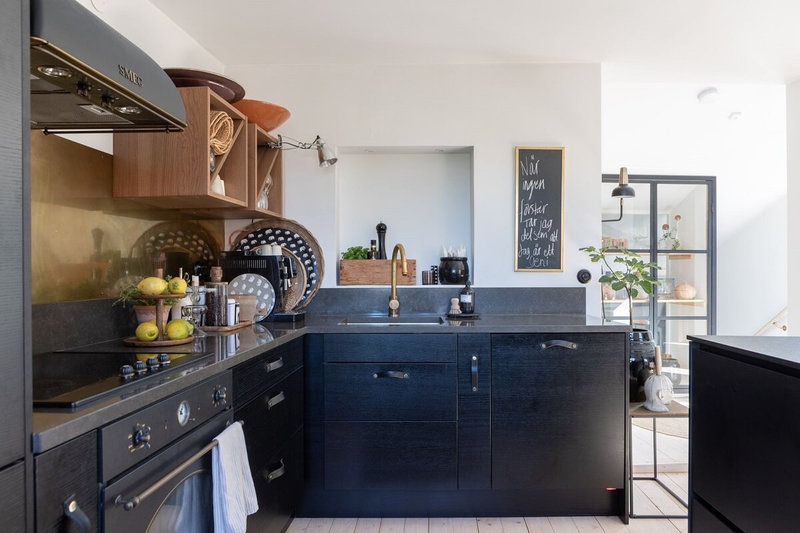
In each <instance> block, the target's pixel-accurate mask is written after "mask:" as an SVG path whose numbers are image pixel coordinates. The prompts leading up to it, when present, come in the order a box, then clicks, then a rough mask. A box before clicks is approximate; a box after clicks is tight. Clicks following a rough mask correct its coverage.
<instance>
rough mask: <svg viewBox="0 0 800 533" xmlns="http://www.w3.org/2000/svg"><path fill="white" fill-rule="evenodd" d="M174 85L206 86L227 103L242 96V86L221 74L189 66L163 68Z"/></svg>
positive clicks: (236, 100)
mask: <svg viewBox="0 0 800 533" xmlns="http://www.w3.org/2000/svg"><path fill="white" fill-rule="evenodd" d="M164 72H166V73H167V76H169V78H170V79H171V80H172V83H174V84H175V87H208V88H209V89H211V90H212V91H214V92H215V93H217V94H218V95H219V96H220V97H222V98H223V99H224V100H226V101H227V102H228V103H231V104H232V103H233V102H238V101H239V100H241V99H242V98H244V88H243V87H242V86H241V85H239V84H238V83H236V82H235V81H233V80H232V79H230V78H226V77H225V76H223V75H221V74H215V73H213V72H206V71H204V70H195V69H190V68H165V69H164Z"/></svg>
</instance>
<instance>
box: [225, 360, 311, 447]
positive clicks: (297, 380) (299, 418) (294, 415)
mask: <svg viewBox="0 0 800 533" xmlns="http://www.w3.org/2000/svg"><path fill="white" fill-rule="evenodd" d="M234 418H236V419H237V420H243V421H244V425H243V426H242V429H243V431H244V437H245V441H246V443H247V457H248V458H249V460H250V461H251V462H252V461H255V460H256V459H257V458H259V457H262V458H263V457H264V456H265V455H267V454H270V453H272V452H274V451H275V450H276V449H277V448H278V447H280V446H282V445H283V444H284V443H285V442H286V440H287V439H288V438H289V437H291V436H292V434H294V432H295V431H297V430H298V429H299V428H300V426H302V425H303V371H302V369H299V370H296V371H295V372H294V373H293V374H292V375H290V376H289V377H287V378H286V379H284V380H283V381H281V382H279V383H277V384H275V385H273V386H272V387H271V388H270V389H269V390H267V391H266V392H264V394H261V395H260V396H257V397H256V398H255V399H254V400H252V401H250V402H248V403H247V404H246V405H244V406H242V407H241V408H239V409H236V411H235V414H234Z"/></svg>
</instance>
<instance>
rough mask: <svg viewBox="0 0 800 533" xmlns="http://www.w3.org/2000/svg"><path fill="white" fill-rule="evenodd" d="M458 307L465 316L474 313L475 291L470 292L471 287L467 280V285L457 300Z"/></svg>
mask: <svg viewBox="0 0 800 533" xmlns="http://www.w3.org/2000/svg"><path fill="white" fill-rule="evenodd" d="M458 306H459V307H460V308H461V312H462V313H463V314H465V315H471V314H473V313H474V312H475V291H474V290H472V285H471V284H470V282H469V280H467V284H466V285H464V288H463V289H461V294H459V298H458Z"/></svg>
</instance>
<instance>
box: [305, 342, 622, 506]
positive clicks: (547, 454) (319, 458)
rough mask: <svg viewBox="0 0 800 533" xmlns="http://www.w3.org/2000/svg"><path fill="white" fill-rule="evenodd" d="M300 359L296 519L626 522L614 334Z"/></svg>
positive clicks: (394, 347)
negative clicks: (302, 412)
mask: <svg viewBox="0 0 800 533" xmlns="http://www.w3.org/2000/svg"><path fill="white" fill-rule="evenodd" d="M564 340H566V342H557V341H564ZM554 341H556V342H554ZM542 344H545V345H546V346H548V347H547V348H542V347H541V345H542ZM550 344H554V347H552V348H550V347H549V346H550ZM564 345H568V346H569V347H567V348H565V347H564ZM572 346H574V347H575V349H572ZM306 347H307V349H306V354H305V365H306V372H307V378H306V385H307V399H308V404H307V411H306V430H307V438H306V445H307V460H306V464H307V477H306V485H305V488H306V490H305V495H304V498H303V503H302V505H301V510H300V513H301V514H302V515H303V516H353V515H357V516H436V515H439V516H459V515H461V516H463V515H469V516H475V515H476V514H486V513H491V514H493V515H495V516H497V515H500V516H520V515H526V514H617V515H623V514H624V502H625V416H626V408H627V402H626V398H627V397H626V390H625V387H626V365H627V337H626V335H625V334H624V333H618V334H595V333H592V334H570V335H560V336H559V335H556V336H553V335H502V334H498V335H490V334H486V333H483V334H479V333H475V334H449V333H448V334H394V333H392V334H361V335H358V334H355V335H354V334H328V335H310V336H308V343H307V346H306Z"/></svg>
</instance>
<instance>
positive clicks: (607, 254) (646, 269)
mask: <svg viewBox="0 0 800 533" xmlns="http://www.w3.org/2000/svg"><path fill="white" fill-rule="evenodd" d="M580 250H581V251H583V252H586V253H588V254H589V259H591V261H592V263H602V264H603V265H604V266H605V271H604V272H603V275H602V276H600V279H599V280H598V281H599V282H600V283H608V284H609V285H610V286H611V288H612V289H614V290H615V291H619V290H624V291H625V294H626V295H627V297H628V317H629V319H630V324H631V326H632V325H633V300H634V299H635V298H636V297H638V296H639V292H640V291H644V292H645V293H646V294H653V290H654V289H655V287H656V286H657V285H658V284H659V283H658V281H657V280H656V278H655V277H653V275H652V273H651V271H652V270H653V269H659V268H661V267H659V266H658V265H657V264H656V263H649V262H645V261H643V260H642V258H641V257H639V254H637V253H634V252H631V251H629V250H626V249H616V248H610V247H608V246H603V247H601V248H595V247H594V246H586V247H584V248H581V249H580ZM612 256H613V259H612V258H611V257H612ZM612 264H613V265H615V266H616V268H615V266H612Z"/></svg>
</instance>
